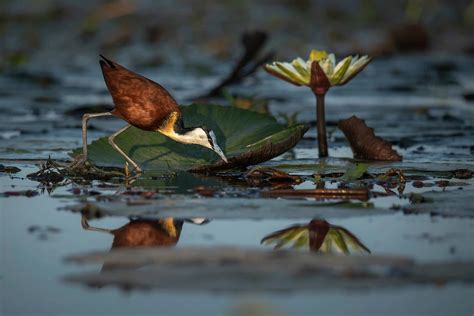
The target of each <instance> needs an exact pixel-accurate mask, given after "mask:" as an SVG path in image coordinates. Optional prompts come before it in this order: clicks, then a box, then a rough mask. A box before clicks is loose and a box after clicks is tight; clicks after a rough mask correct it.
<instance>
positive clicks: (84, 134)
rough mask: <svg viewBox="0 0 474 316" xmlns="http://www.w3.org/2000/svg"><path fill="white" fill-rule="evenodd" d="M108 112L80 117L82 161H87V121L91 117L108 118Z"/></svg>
mask: <svg viewBox="0 0 474 316" xmlns="http://www.w3.org/2000/svg"><path fill="white" fill-rule="evenodd" d="M109 115H112V113H110V112H103V113H87V114H84V115H83V116H82V160H83V161H84V162H85V161H87V121H89V119H91V118H93V117H99V116H109Z"/></svg>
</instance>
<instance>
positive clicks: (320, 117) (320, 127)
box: [315, 93, 328, 158]
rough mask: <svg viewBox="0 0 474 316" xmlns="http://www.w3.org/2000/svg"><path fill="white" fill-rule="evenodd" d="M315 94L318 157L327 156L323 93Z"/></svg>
mask: <svg viewBox="0 0 474 316" xmlns="http://www.w3.org/2000/svg"><path fill="white" fill-rule="evenodd" d="M315 95H316V128H317V131H318V148H319V158H324V157H327V156H328V142H327V137H326V115H325V114H324V97H325V96H326V94H325V93H315Z"/></svg>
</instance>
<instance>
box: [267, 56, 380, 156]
mask: <svg viewBox="0 0 474 316" xmlns="http://www.w3.org/2000/svg"><path fill="white" fill-rule="evenodd" d="M371 60H372V58H371V57H369V56H367V55H364V56H362V57H359V56H357V55H356V56H348V57H346V58H344V59H342V60H341V61H340V62H339V63H336V57H335V55H334V54H328V53H327V52H325V51H318V50H315V49H313V50H312V51H311V53H310V54H309V59H308V60H306V61H305V60H303V59H302V58H300V57H298V58H296V59H294V60H293V61H292V62H278V61H275V62H273V63H271V64H266V65H264V68H265V70H266V71H267V72H269V73H270V74H272V75H274V76H276V77H278V78H280V79H283V80H285V81H287V82H289V83H292V84H294V85H297V86H308V87H310V88H311V90H312V91H313V93H314V94H315V95H316V99H317V106H316V113H317V129H318V144H319V156H320V157H327V155H328V154H327V140H326V119H325V114H324V96H325V95H326V92H327V91H328V90H329V88H331V87H332V86H341V85H344V84H346V83H348V82H349V81H350V80H351V79H352V78H354V77H355V76H356V75H357V74H358V73H359V72H361V71H362V70H363V69H364V68H365V67H366V66H367V65H368V64H369V63H370V61H371Z"/></svg>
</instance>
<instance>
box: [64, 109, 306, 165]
mask: <svg viewBox="0 0 474 316" xmlns="http://www.w3.org/2000/svg"><path fill="white" fill-rule="evenodd" d="M181 109H182V113H183V119H184V124H185V126H203V125H204V126H206V127H208V128H210V129H212V130H213V131H214V132H215V134H216V137H217V142H218V144H219V145H220V147H221V148H223V150H224V152H225V153H226V156H227V157H228V160H229V162H228V163H225V162H223V161H221V160H220V158H219V157H218V156H217V155H216V154H215V153H214V152H212V151H211V150H209V149H206V148H204V147H202V146H198V145H184V144H180V143H177V142H175V141H173V140H170V139H168V138H167V137H165V136H163V135H162V134H160V133H157V132H147V131H143V130H140V129H137V128H130V129H128V130H127V131H125V132H124V133H122V134H120V135H119V136H118V137H117V138H116V143H117V145H118V146H119V147H120V148H121V149H122V150H124V151H125V152H126V153H127V154H128V155H129V156H130V157H131V158H132V159H133V160H134V161H136V162H137V163H138V164H139V165H140V166H141V167H142V168H143V169H148V170H169V169H171V170H194V171H208V170H219V169H229V168H233V167H242V166H249V165H253V164H258V163H260V162H264V161H267V160H269V159H272V158H274V157H276V156H278V155H280V154H282V153H284V152H285V151H287V150H288V149H290V148H292V147H293V146H295V145H296V143H297V142H298V141H299V140H300V139H301V138H302V137H303V135H304V133H305V132H306V131H307V130H308V127H307V126H305V125H296V126H293V127H289V128H288V127H285V126H284V125H281V124H278V123H277V121H276V120H275V118H273V117H272V116H269V115H265V114H260V113H255V112H252V111H247V110H242V109H237V108H233V107H224V106H219V105H203V104H201V105H197V104H194V105H190V106H183V107H182V108H181ZM88 148H89V157H88V158H89V160H91V161H92V162H94V163H95V164H96V165H98V166H108V167H123V166H124V163H125V160H124V159H123V158H122V156H120V154H119V153H118V152H117V151H115V150H114V149H113V148H112V146H110V145H109V143H108V140H107V137H103V138H100V139H98V140H96V141H94V142H92V143H91V144H90V145H89V146H88ZM81 152H82V150H81V149H80V148H78V149H75V150H74V151H73V153H72V155H73V156H77V155H78V154H81Z"/></svg>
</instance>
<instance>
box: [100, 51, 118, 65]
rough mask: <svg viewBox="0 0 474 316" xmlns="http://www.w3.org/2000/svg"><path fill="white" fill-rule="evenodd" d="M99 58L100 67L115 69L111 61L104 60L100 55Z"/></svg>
mask: <svg viewBox="0 0 474 316" xmlns="http://www.w3.org/2000/svg"><path fill="white" fill-rule="evenodd" d="M99 56H100V57H101V58H102V60H101V61H100V65H101V66H102V67H104V66H106V65H107V66H109V67H111V68H116V67H115V63H114V62H113V61H111V60H110V59H107V58H105V57H104V55H102V54H100V55H99Z"/></svg>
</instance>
